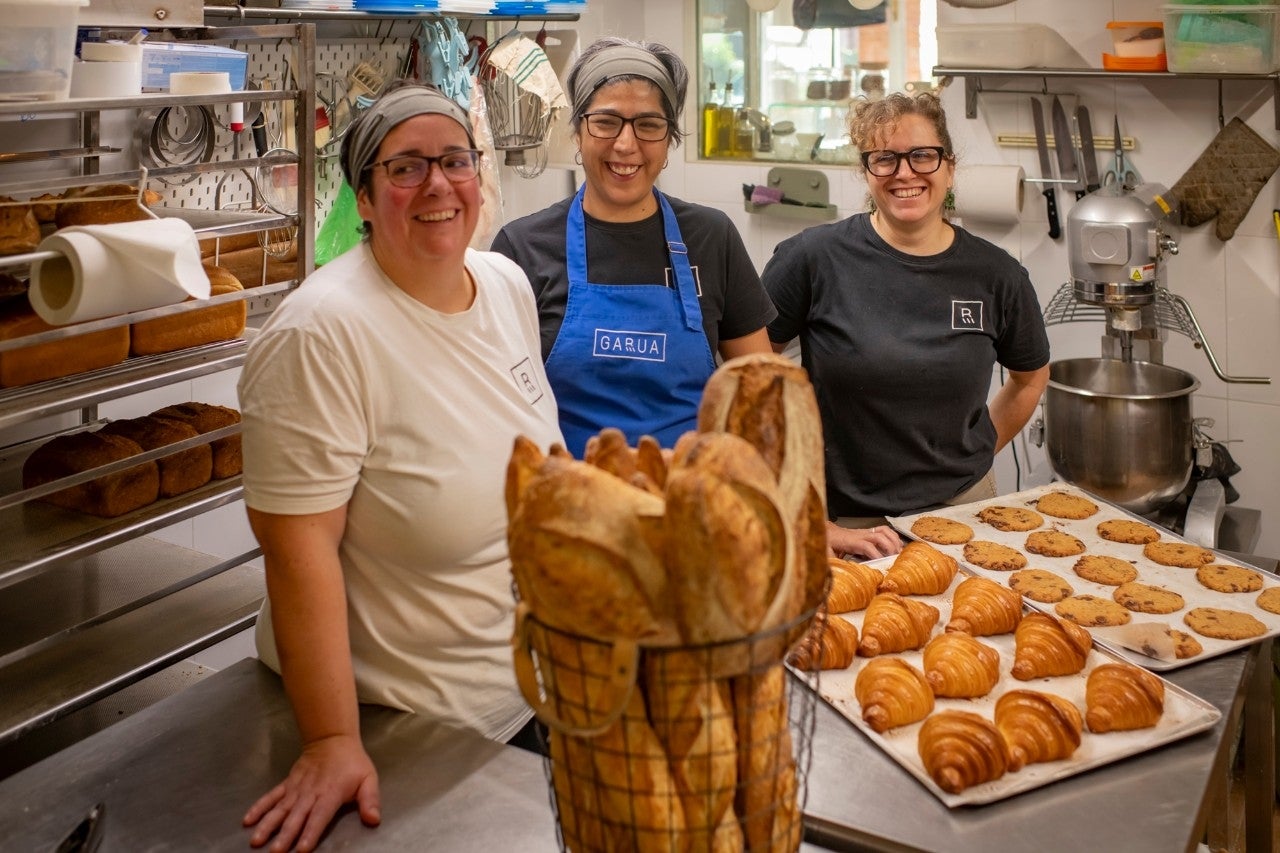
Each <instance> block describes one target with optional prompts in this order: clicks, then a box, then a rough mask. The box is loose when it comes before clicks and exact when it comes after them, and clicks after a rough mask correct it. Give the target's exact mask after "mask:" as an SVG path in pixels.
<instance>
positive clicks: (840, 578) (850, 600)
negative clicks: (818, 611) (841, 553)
mask: <svg viewBox="0 0 1280 853" xmlns="http://www.w3.org/2000/svg"><path fill="white" fill-rule="evenodd" d="M827 565H829V566H830V567H831V591H830V592H828V593H827V612H828V613H850V612H852V611H854V610H862V609H863V608H865V607H866V606H867V605H868V604H870V603H871V599H872V598H874V597H875V594H876V589H877V587H879V586H880V581H882V580H883V579H884V572H882V571H880V570H879V569H873V568H871V567H870V566H864V565H862V563H853V562H850V561H848V560H841V559H840V558H839V557H828V558H827Z"/></svg>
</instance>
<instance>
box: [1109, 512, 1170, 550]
mask: <svg viewBox="0 0 1280 853" xmlns="http://www.w3.org/2000/svg"><path fill="white" fill-rule="evenodd" d="M1098 535H1099V536H1101V537H1102V538H1103V539H1105V540H1107V541H1108V542H1123V543H1124V544H1126V545H1146V544H1147V543H1148V542H1155V541H1158V540H1159V539H1160V531H1158V530H1156V529H1155V528H1154V527H1152V526H1151V525H1150V524H1143V523H1142V522H1141V521H1133V520H1131V519H1128V518H1112V519H1109V520H1107V521H1103V522H1100V523H1099V524H1098Z"/></svg>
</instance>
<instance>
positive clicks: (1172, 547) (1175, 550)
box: [1142, 542, 1213, 569]
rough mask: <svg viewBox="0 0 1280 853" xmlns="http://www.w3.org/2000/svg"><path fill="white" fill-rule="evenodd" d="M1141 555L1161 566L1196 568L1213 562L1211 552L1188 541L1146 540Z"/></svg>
mask: <svg viewBox="0 0 1280 853" xmlns="http://www.w3.org/2000/svg"><path fill="white" fill-rule="evenodd" d="M1142 556H1144V557H1146V558H1147V559H1148V560H1150V561H1151V562H1153V563H1159V564H1160V565H1162V566H1177V567H1178V568H1182V569H1198V568H1200V567H1201V566H1204V565H1208V564H1209V563H1212V562H1213V552H1212V551H1209V550H1206V549H1204V548H1201V547H1200V546H1199V545H1192V544H1191V543H1189V542H1148V543H1147V544H1146V545H1144V546H1143V547H1142Z"/></svg>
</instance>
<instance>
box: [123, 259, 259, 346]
mask: <svg viewBox="0 0 1280 853" xmlns="http://www.w3.org/2000/svg"><path fill="white" fill-rule="evenodd" d="M204 271H205V274H206V275H208V276H209V284H210V286H211V289H210V293H209V295H210V296H221V295H222V294H224V293H238V292H240V291H242V290H244V288H243V287H242V286H241V285H240V282H239V281H238V280H237V279H236V277H235V276H233V275H232V274H231V273H229V272H227V271H226V270H225V269H222V268H221V267H215V266H212V265H210V264H205V266H204ZM187 301H188V302H190V301H193V300H190V299H188V300H187ZM246 310H247V309H246V305H245V303H244V301H243V300H241V301H239V302H229V303H227V304H225V305H213V306H210V307H209V308H201V309H200V310H198V311H189V312H187V313H185V314H174V315H172V316H168V317H157V318H156V319H154V320H143V321H142V322H141V323H134V324H133V325H132V326H130V327H129V352H130V354H132V355H155V354H157V353H162V352H173V351H174V350H179V349H183V348H184V347H196V346H200V345H201V344H211V343H213V342H214V341H226V340H230V339H232V338H235V337H238V336H239V335H240V333H241V332H243V331H244V324H245V320H246V319H247V313H246Z"/></svg>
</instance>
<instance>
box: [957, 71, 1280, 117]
mask: <svg viewBox="0 0 1280 853" xmlns="http://www.w3.org/2000/svg"><path fill="white" fill-rule="evenodd" d="M933 76H934V77H938V78H944V77H960V78H962V79H963V80H964V114H965V118H977V117H978V95H980V94H982V92H983V91H984V89H983V87H982V81H983V79H984V78H992V79H1009V78H1021V79H1027V78H1035V77H1039V78H1040V80H1041V89H1040V90H1039V91H1037V92H1031V93H1030V94H1046V93H1047V92H1048V91H1049V81H1050V80H1051V79H1059V78H1106V79H1108V80H1114V81H1117V82H1119V81H1121V80H1130V81H1133V80H1137V81H1151V82H1163V81H1170V80H1217V81H1218V124H1219V125H1221V124H1222V123H1223V114H1222V87H1223V83H1224V82H1225V81H1228V80H1238V81H1250V80H1251V81H1259V80H1262V81H1266V80H1270V81H1271V100H1272V104H1273V105H1274V108H1275V126H1276V129H1277V130H1280V71H1273V72H1271V73H1270V74H1199V73H1195V74H1184V73H1174V72H1172V71H1107V70H1106V69H1102V68H1016V69H1010V68H955V67H952V66H936V67H935V68H934V69H933ZM993 91H1005V92H1007V91H1010V90H1007V89H1004V90H999V89H997V90H993Z"/></svg>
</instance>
